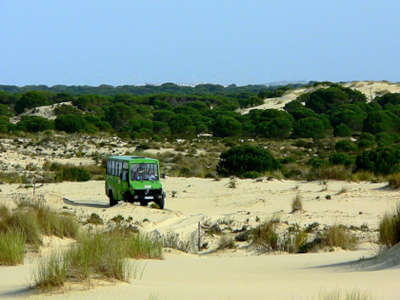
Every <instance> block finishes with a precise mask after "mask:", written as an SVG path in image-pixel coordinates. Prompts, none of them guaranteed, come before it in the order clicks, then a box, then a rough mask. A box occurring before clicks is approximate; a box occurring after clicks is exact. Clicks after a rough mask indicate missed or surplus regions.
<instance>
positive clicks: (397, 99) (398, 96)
mask: <svg viewBox="0 0 400 300" xmlns="http://www.w3.org/2000/svg"><path fill="white" fill-rule="evenodd" d="M375 101H377V102H378V103H379V104H380V105H382V106H383V107H385V106H387V105H388V104H392V105H398V104H400V93H387V94H385V95H383V96H380V97H376V98H375Z"/></svg>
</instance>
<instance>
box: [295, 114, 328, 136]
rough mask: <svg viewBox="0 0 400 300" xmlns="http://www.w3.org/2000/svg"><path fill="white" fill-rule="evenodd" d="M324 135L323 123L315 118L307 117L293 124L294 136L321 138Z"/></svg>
mask: <svg viewBox="0 0 400 300" xmlns="http://www.w3.org/2000/svg"><path fill="white" fill-rule="evenodd" d="M324 135H325V126H324V123H323V122H322V121H321V120H320V119H317V118H314V117H309V118H304V119H301V120H298V121H296V122H295V125H294V136H295V137H300V138H322V137H324Z"/></svg>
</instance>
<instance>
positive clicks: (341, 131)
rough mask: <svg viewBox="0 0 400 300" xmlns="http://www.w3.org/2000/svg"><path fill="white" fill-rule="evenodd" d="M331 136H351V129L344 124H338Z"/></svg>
mask: <svg viewBox="0 0 400 300" xmlns="http://www.w3.org/2000/svg"><path fill="white" fill-rule="evenodd" d="M333 134H334V136H341V137H345V136H351V129H350V128H349V127H348V126H347V125H346V124H343V123H340V124H339V125H337V126H336V127H335V128H334V130H333Z"/></svg>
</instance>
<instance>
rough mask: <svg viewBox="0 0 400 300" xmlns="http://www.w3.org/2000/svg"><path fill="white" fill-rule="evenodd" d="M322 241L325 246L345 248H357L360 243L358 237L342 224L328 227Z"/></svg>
mask: <svg viewBox="0 0 400 300" xmlns="http://www.w3.org/2000/svg"><path fill="white" fill-rule="evenodd" d="M322 241H323V244H324V245H325V246H328V247H340V248H342V249H345V250H346V249H349V250H353V249H355V247H356V246H357V243H358V239H357V237H356V236H355V235H354V234H352V233H350V232H348V231H347V230H346V228H345V227H344V226H341V225H333V226H330V227H329V228H328V229H326V230H325V232H324V234H323V237H322Z"/></svg>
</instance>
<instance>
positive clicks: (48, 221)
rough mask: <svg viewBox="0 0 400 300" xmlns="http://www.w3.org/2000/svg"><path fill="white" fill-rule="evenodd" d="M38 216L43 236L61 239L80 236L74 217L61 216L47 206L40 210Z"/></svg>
mask: <svg viewBox="0 0 400 300" xmlns="http://www.w3.org/2000/svg"><path fill="white" fill-rule="evenodd" d="M36 214H37V219H38V222H39V225H40V230H41V232H42V234H45V235H55V236H57V237H60V238H63V237H68V238H76V237H77V236H78V232H79V225H78V223H77V222H76V220H75V218H74V217H73V216H70V215H61V214H59V213H56V212H55V211H52V210H51V209H50V208H48V207H45V206H42V207H40V208H38V209H37V210H36Z"/></svg>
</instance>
